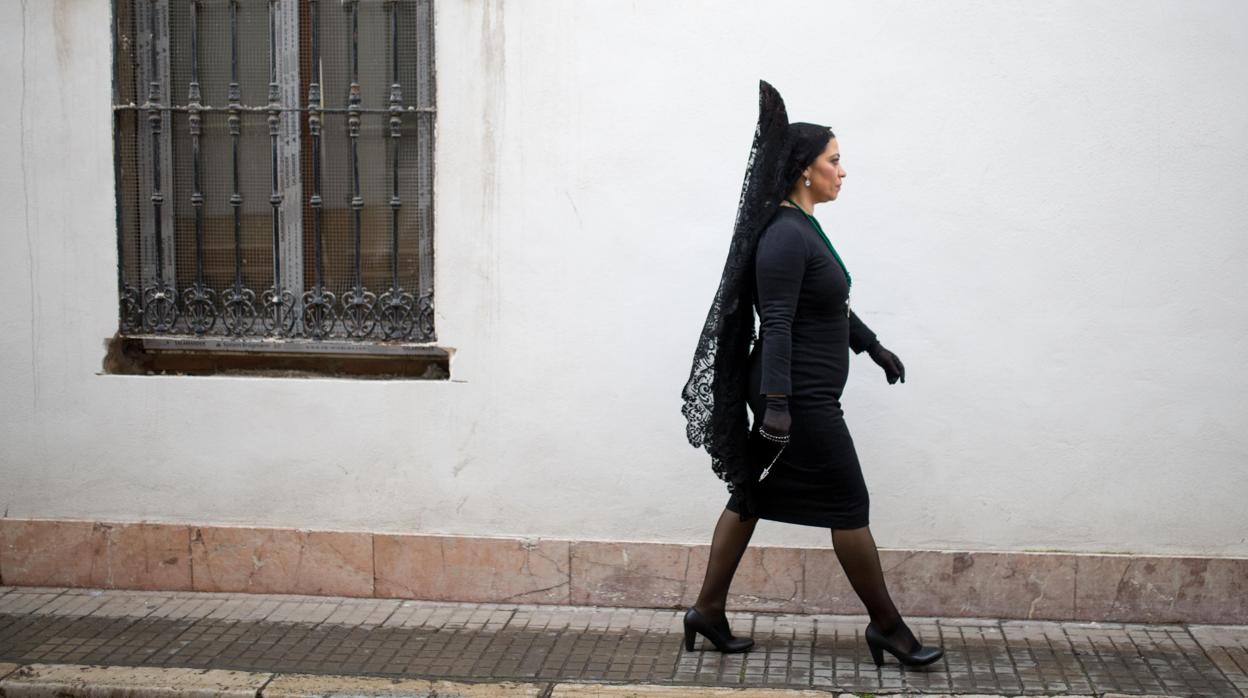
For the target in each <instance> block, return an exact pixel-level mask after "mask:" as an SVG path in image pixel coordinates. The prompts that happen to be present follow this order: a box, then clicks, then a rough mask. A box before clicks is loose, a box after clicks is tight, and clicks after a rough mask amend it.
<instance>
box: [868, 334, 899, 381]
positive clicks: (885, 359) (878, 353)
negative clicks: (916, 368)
mask: <svg viewBox="0 0 1248 698" xmlns="http://www.w3.org/2000/svg"><path fill="white" fill-rule="evenodd" d="M867 354H869V355H870V356H871V360H872V361H874V362H875V363H877V364H879V366H880V368H882V369H884V376H885V377H886V378H888V384H889V385H892V384H893V383H896V382H897V380H898V379H901V382H902V383H905V382H906V367H905V366H902V365H901V359H899V358H897V355H896V354H894V353H893V352H891V351H889V350H887V349H885V348H884V345H883V344H880V343H879V342H878V341H877V342H876V343H875V344H872V345H871V348H870V349H868V350H867Z"/></svg>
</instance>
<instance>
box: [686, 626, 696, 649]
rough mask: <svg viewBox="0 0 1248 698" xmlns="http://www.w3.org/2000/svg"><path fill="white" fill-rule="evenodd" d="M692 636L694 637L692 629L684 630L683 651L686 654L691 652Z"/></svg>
mask: <svg viewBox="0 0 1248 698" xmlns="http://www.w3.org/2000/svg"><path fill="white" fill-rule="evenodd" d="M693 636H694V632H693V629H692V628H685V651H686V652H692V651H693Z"/></svg>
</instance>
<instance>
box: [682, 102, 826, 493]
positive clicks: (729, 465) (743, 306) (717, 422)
mask: <svg viewBox="0 0 1248 698" xmlns="http://www.w3.org/2000/svg"><path fill="white" fill-rule="evenodd" d="M794 126H797V124H794ZM829 134H830V132H829ZM794 138H795V133H794V130H793V129H790V128H789V117H788V113H787V112H786V111H785V107H784V100H783V99H781V97H780V93H779V92H777V91H776V89H775V88H774V87H772V86H771V85H769V84H768V83H767V82H766V81H761V80H760V81H759V90H758V124H757V125H756V126H755V128H754V143H753V145H752V146H751V147H750V157H749V160H748V161H747V164H746V168H745V181H744V182H743V184H742V185H741V199H740V201H739V202H738V204H737V219H736V223H735V225H734V226H733V232H732V242H731V244H730V245H729V248H728V260H727V261H726V262H725V263H724V272H723V275H722V277H721V278H720V282H719V289H718V290H717V291H716V292H715V300H714V301H713V302H712V303H711V309H710V312H708V313H707V315H706V323H705V324H704V325H703V326H702V335H701V337H699V339H698V348H697V351H696V352H695V353H694V356H693V368H692V370H691V371H690V373H689V381H688V382H687V383H686V384H685V387H684V390H683V392H682V397H683V399H684V407H683V408H682V409H681V412H682V413H683V414H684V415H685V418H686V419H687V420H688V426H687V429H686V431H687V434H688V437H689V443H691V444H693V445H694V446H696V447H700V448H705V449H706V451H707V453H709V454H710V455H711V469H712V470H714V472H715V474H716V475H717V476H718V477H719V479H721V480H723V481H724V482H726V483H728V491H729V492H736V491H737V490H738V489H739V488H740V487H742V486H743V485H744V484H745V483H747V482H748V480H749V478H748V472H749V471H748V467H747V464H746V461H745V453H746V443H747V440H748V437H749V421H748V416H747V403H746V384H747V380H748V373H749V354H750V347H751V344H752V342H753V341H754V338H755V334H754V306H753V286H754V250H755V248H756V247H757V246H758V238H759V235H760V234H761V233H762V231H763V229H764V228H765V227H766V225H767V223H768V222H770V221H771V218H772V216H774V215H775V213H776V209H777V208H778V207H779V205H780V202H781V201H783V199H784V197H785V196H786V195H787V194H788V192H789V188H790V186H791V185H792V184H793V183H794V182H795V181H796V180H797V175H798V173H799V172H800V171H801V169H802V167H804V166H805V165H804V164H797V163H796V162H794V159H793V158H792V156H793V155H794V153H793V152H792V151H793V148H794ZM824 141H825V142H826V137H825V138H824ZM821 148H822V147H821ZM803 159H804V158H803Z"/></svg>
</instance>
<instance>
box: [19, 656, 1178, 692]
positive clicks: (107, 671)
mask: <svg viewBox="0 0 1248 698" xmlns="http://www.w3.org/2000/svg"><path fill="white" fill-rule="evenodd" d="M862 695H875V696H881V697H883V696H909V697H913V698H920V697H921V698H1036V696H1034V695H1029V696H1017V697H1013V696H1006V695H1002V694H982V693H981V694H965V693H964V694H948V693H914V692H909V693H901V692H891V691H888V692H875V693H869V694H863V693H847V692H843V691H840V692H838V691H821V690H817V689H785V688H757V687H738V688H733V687H727V686H687V685H665V684H606V683H587V682H513V681H487V682H481V683H470V682H459V681H447V680H441V679H417V678H397V677H396V678H387V677H379V676H349V675H345V676H344V675H333V674H282V673H273V672H248V671H232V670H226V669H187V668H163V667H131V666H98V665H84V664H27V665H20V664H13V663H5V662H0V698H329V697H331V696H333V697H339V698H347V697H350V698H374V697H375V698H512V697H513V696H515V697H517V698H519V697H524V698H735V697H741V698H859V697H860V696H862ZM1053 695H1061V696H1065V697H1066V698H1094V697H1093V696H1087V695H1073V694H1053ZM1100 698H1167V697H1166V696H1152V695H1150V696H1139V695H1129V696H1128V695H1126V694H1120V693H1106V694H1103V695H1101V696H1100Z"/></svg>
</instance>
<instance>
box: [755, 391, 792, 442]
mask: <svg viewBox="0 0 1248 698" xmlns="http://www.w3.org/2000/svg"><path fill="white" fill-rule="evenodd" d="M792 427H793V418H792V417H790V416H789V396H788V395H768V396H767V409H766V410H765V411H764V412H763V426H762V429H763V430H764V431H766V432H767V433H768V434H771V435H772V436H788V435H789V429H791V428H792Z"/></svg>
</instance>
